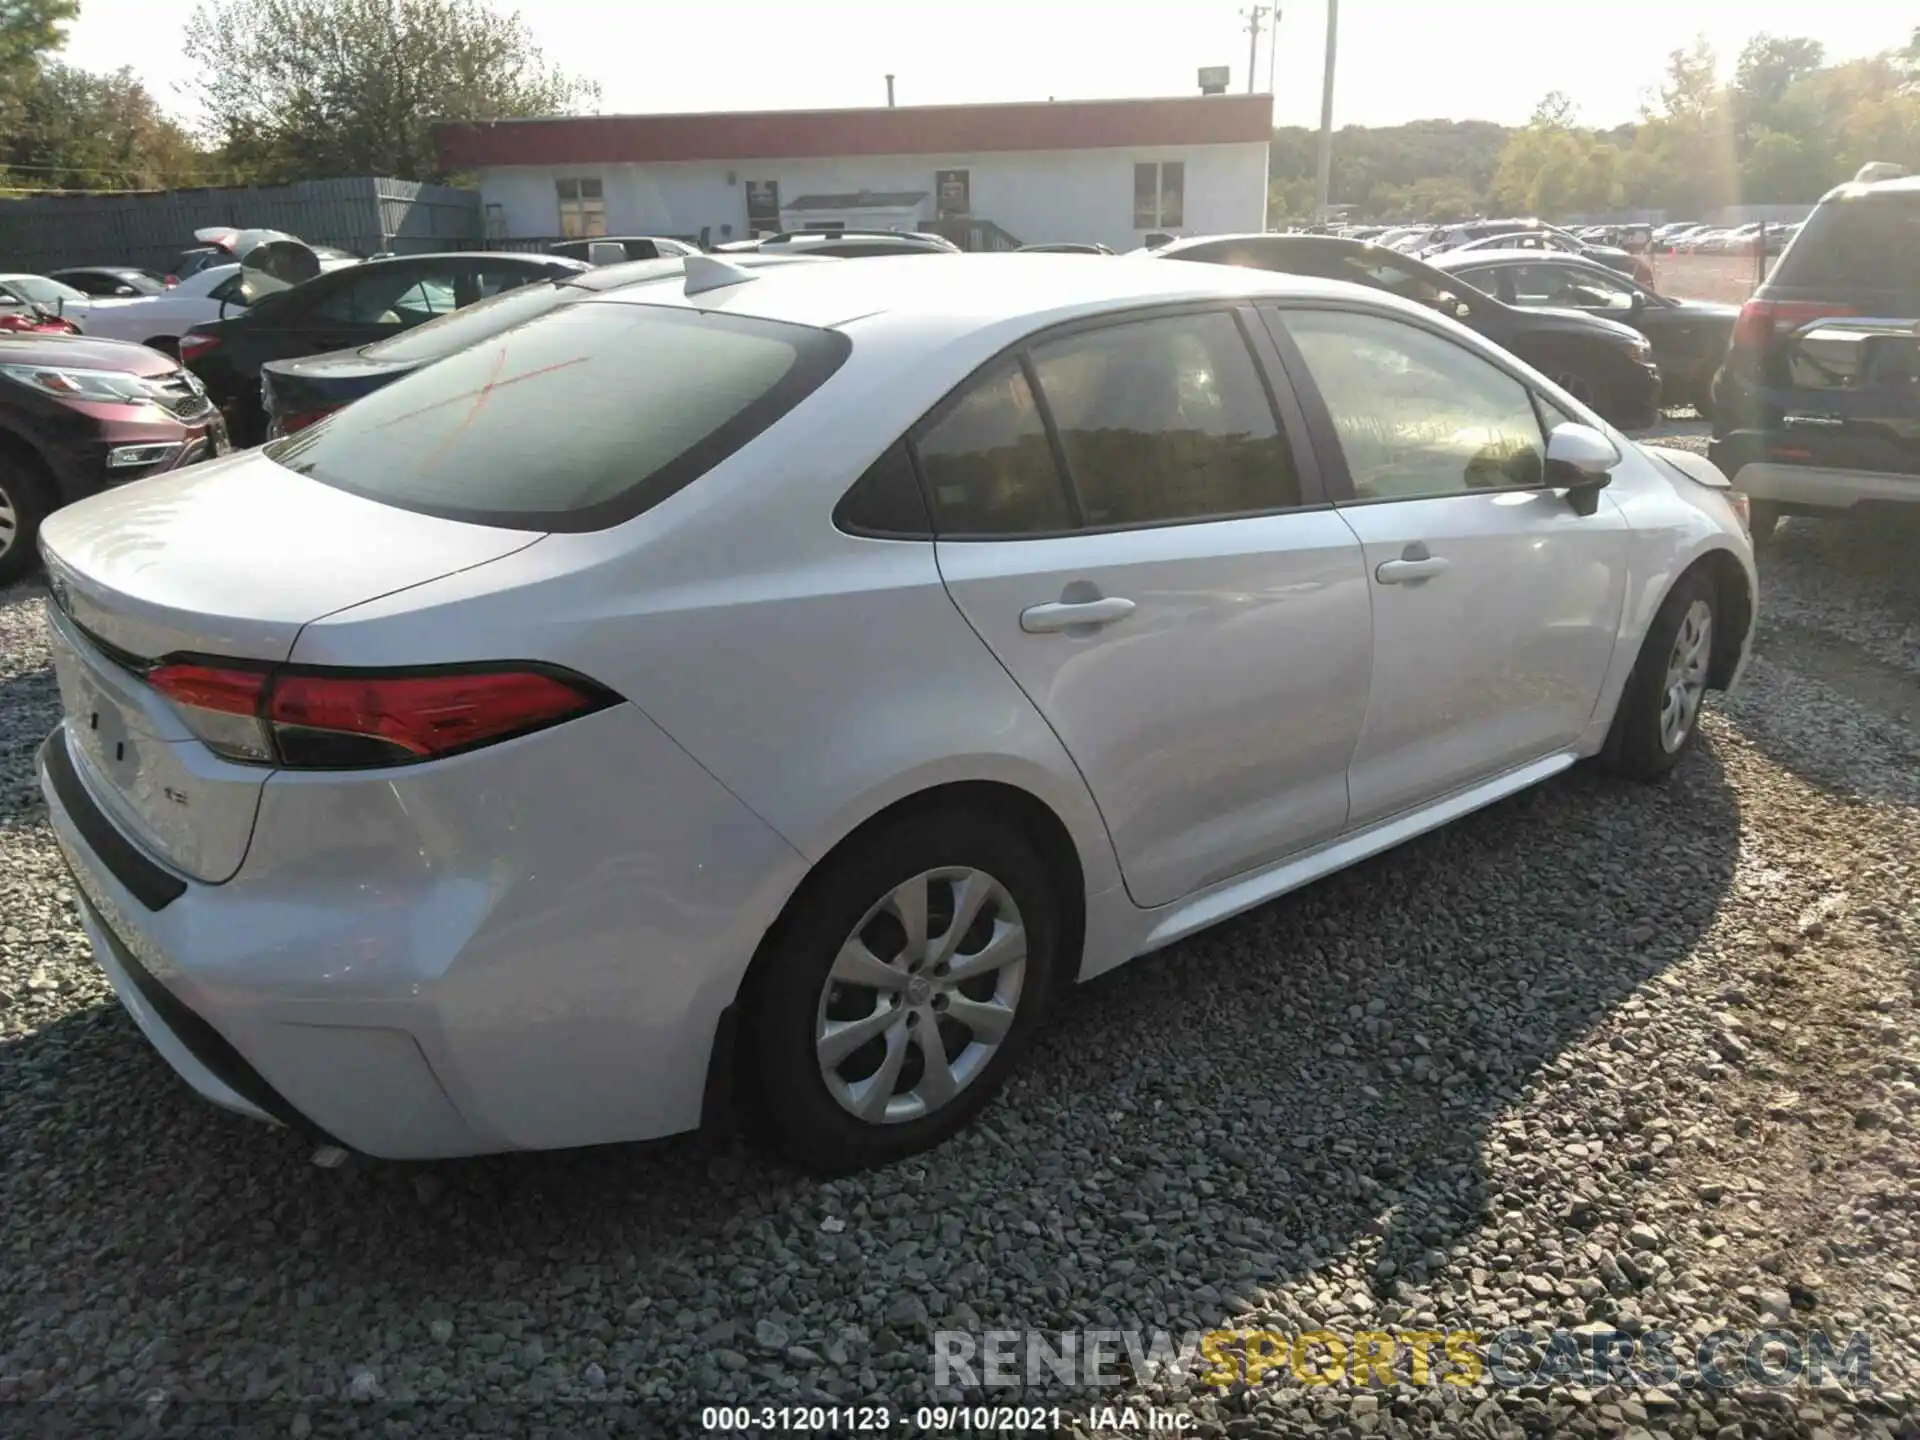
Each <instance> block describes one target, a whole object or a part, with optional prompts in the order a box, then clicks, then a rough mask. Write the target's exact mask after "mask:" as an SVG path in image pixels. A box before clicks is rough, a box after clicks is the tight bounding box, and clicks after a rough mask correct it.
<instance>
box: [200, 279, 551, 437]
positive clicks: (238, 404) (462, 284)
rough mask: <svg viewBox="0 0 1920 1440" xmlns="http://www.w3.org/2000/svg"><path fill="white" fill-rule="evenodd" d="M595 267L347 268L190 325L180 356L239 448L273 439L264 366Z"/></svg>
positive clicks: (362, 340)
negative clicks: (264, 397)
mask: <svg viewBox="0 0 1920 1440" xmlns="http://www.w3.org/2000/svg"><path fill="white" fill-rule="evenodd" d="M588 268H589V267H588V266H587V265H586V264H585V263H583V262H582V261H579V260H568V259H566V258H564V257H562V256H559V255H524V254H515V253H511V252H500V253H491V252H482V251H455V252H451V253H448V254H441V255H405V256H400V257H398V258H396V259H393V260H368V261H365V262H363V263H361V264H357V265H352V266H348V267H343V268H341V269H337V270H334V271H332V272H331V273H326V274H322V275H320V276H319V277H317V278H315V279H312V280H308V281H305V282H304V283H302V284H300V285H298V286H295V287H292V288H289V289H285V290H280V291H276V292H274V293H272V294H268V295H265V296H263V297H262V298H260V299H259V300H257V301H255V302H254V304H253V305H252V306H251V307H250V308H248V309H245V310H242V311H241V312H240V313H238V314H235V315H231V316H228V317H227V318H225V319H222V320H212V321H207V322H204V323H202V324H199V325H196V326H194V327H193V328H192V329H191V330H190V331H188V332H187V334H186V335H185V336H183V337H182V338H181V341H180V356H181V359H183V360H184V361H185V362H186V364H187V366H188V368H190V369H191V370H192V371H193V372H194V374H196V375H198V376H199V377H200V379H201V382H202V383H203V384H204V385H205V386H206V387H207V393H208V394H209V395H211V396H212V397H213V400H214V403H215V404H216V405H218V406H219V407H220V409H221V412H222V413H223V414H224V415H225V416H226V417H227V427H228V429H229V431H230V432H231V433H232V435H233V440H234V443H235V444H236V445H257V444H259V443H260V442H261V441H262V440H264V439H266V437H267V417H266V412H265V409H264V408H263V405H262V402H261V398H260V367H261V365H262V364H264V363H265V362H266V361H269V360H279V359H285V358H288V357H293V356H302V355H320V354H324V353H326V352H328V351H331V350H344V349H348V348H351V347H356V346H362V345H370V344H372V343H373V342H374V341H376V340H380V339H384V338H387V337H390V336H394V335H398V334H401V333H402V332H404V331H407V330H411V329H413V328H414V327H416V326H419V325H424V324H426V323H427V322H428V321H429V320H433V319H436V318H437V317H439V316H442V315H448V314H451V313H452V312H454V311H456V310H458V309H460V308H461V307H462V306H465V305H471V304H473V303H474V302H475V301H477V300H485V299H488V298H489V297H491V296H494V295H499V294H501V293H503V292H505V291H508V290H517V289H518V288H519V287H520V286H522V285H526V284H530V283H532V282H533V281H536V280H552V279H555V278H557V277H560V276H569V275H577V274H579V273H580V272H582V271H583V270H586V269H588Z"/></svg>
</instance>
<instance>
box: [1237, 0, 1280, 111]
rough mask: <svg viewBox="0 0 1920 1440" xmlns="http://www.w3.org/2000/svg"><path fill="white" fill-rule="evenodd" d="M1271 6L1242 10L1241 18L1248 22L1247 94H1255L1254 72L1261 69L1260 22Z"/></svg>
mask: <svg viewBox="0 0 1920 1440" xmlns="http://www.w3.org/2000/svg"><path fill="white" fill-rule="evenodd" d="M1272 8H1273V7H1272V6H1270V5H1255V6H1253V7H1252V8H1251V9H1248V10H1242V11H1241V12H1240V17H1241V18H1242V19H1243V20H1245V21H1246V22H1247V93H1248V94H1249V95H1251V94H1253V77H1254V72H1255V71H1257V70H1258V69H1259V68H1260V22H1261V21H1262V20H1264V19H1265V18H1266V17H1267V14H1268V13H1269V12H1270V11H1271V10H1272Z"/></svg>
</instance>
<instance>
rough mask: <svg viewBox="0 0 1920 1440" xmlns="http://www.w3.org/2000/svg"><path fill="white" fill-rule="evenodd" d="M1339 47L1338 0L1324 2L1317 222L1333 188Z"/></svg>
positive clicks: (1323, 212)
mask: <svg viewBox="0 0 1920 1440" xmlns="http://www.w3.org/2000/svg"><path fill="white" fill-rule="evenodd" d="M1339 48H1340V0H1327V71H1326V75H1325V77H1324V78H1323V79H1322V80H1321V82H1320V183H1319V213H1318V215H1317V216H1316V218H1317V219H1320V220H1323V221H1324V220H1325V219H1326V218H1327V210H1328V202H1329V201H1330V199H1331V198H1332V196H1331V194H1330V192H1331V190H1332V187H1333V70H1334V62H1335V59H1336V58H1337V56H1338V54H1339Z"/></svg>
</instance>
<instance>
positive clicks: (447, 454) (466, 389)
mask: <svg viewBox="0 0 1920 1440" xmlns="http://www.w3.org/2000/svg"><path fill="white" fill-rule="evenodd" d="M850 348H851V346H850V344H849V342H848V341H847V339H846V337H845V336H844V335H841V334H839V333H838V332H836V331H831V330H819V329H815V328H813V327H811V326H804V325H789V324H784V323H781V322H777V321H770V320H760V319H754V318H749V317H745V316H736V315H724V314H714V313H708V312H700V311H690V310H675V309H668V308H665V307H660V306H648V305H631V304H608V303H587V304H579V305H571V306H566V307H564V308H562V309H560V310H557V311H555V312H554V313H552V314H550V315H547V316H545V317H544V318H542V319H539V320H537V321H534V322H531V323H528V324H525V325H521V326H520V327H518V328H516V329H513V330H510V331H508V332H507V333H505V334H502V335H499V336H496V337H495V338H493V339H491V340H488V341H486V342H484V343H481V344H477V345H474V346H472V347H471V348H468V349H465V350H462V351H460V352H458V353H457V354H453V355H449V356H448V357H447V358H446V359H444V360H442V361H440V362H439V363H438V364H434V365H429V366H426V367H424V368H422V369H419V370H416V371H414V372H413V373H412V374H411V375H408V376H405V377H403V378H402V379H400V380H398V381H396V382H394V383H393V384H392V385H389V386H387V387H385V388H384V389H381V390H377V391H375V392H374V393H373V394H371V395H368V396H365V397H363V398H362V399H360V400H359V401H357V402H356V403H355V404H353V405H351V406H349V407H348V408H347V409H345V410H343V411H340V412H339V413H338V414H337V415H335V416H333V417H331V418H330V419H328V420H325V421H323V422H321V423H320V424H318V425H316V426H313V427H312V428H310V429H307V430H303V431H301V432H299V433H298V434H296V435H290V436H288V437H287V438H286V439H284V440H279V441H276V442H274V443H273V444H272V445H269V446H268V447H267V449H266V454H267V456H268V457H269V458H270V459H272V460H274V461H276V462H278V463H279V464H281V465H284V466H286V467H287V468H288V469H290V470H294V471H297V472H299V473H300V474H302V475H307V476H310V477H311V478H313V479H315V480H318V481H321V482H322V483H324V484H328V485H333V486H336V487H338V488H339V489H342V490H346V491H350V492H351V493H353V494H356V495H364V496H366V497H367V498H369V499H372V500H378V501H381V502H383V503H385V504H389V505H394V506H398V507H399V508H401V509H404V510H414V511H418V512H420V513H422V514H426V515H439V516H444V517H445V518H447V519H450V520H465V521H470V522H472V523H475V524H481V525H503V526H508V527H511V528H514V529H520V530H598V529H602V528H604V527H606V526H608V525H615V524H618V523H620V522H621V521H623V520H626V519H629V518H631V517H632V516H634V515H637V514H639V513H640V512H641V511H643V510H646V509H648V508H649V507H650V506H653V505H656V504H658V503H659V502H660V501H661V500H664V499H665V498H666V497H667V496H669V495H671V494H673V493H674V492H675V491H677V490H679V489H681V488H682V487H684V486H685V485H687V484H689V483H690V482H692V481H693V480H695V479H697V478H699V477H700V476H701V475H703V474H704V473H706V472H707V471H708V470H710V469H712V468H713V466H715V465H717V464H719V463H720V461H722V460H724V459H725V458H726V457H727V456H729V455H731V454H732V453H733V452H734V451H736V450H738V449H739V448H740V447H741V446H743V445H745V444H746V443H747V442H748V441H750V440H752V439H753V438H754V437H755V436H757V435H758V434H760V433H761V432H762V431H763V430H765V429H766V428H767V427H768V426H770V425H772V424H774V422H776V421H777V420H779V419H780V417H781V416H783V415H785V414H786V413H787V412H788V411H789V410H791V409H792V408H793V407H794V406H795V405H797V404H799V403H800V401H801V400H803V399H805V398H806V397H807V396H808V395H810V394H811V393H812V392H813V391H814V390H815V389H817V388H818V387H819V386H820V385H821V384H822V383H823V382H824V381H825V380H826V379H827V377H828V376H830V375H831V374H832V373H833V372H834V371H835V370H837V369H838V368H839V367H840V365H841V364H842V363H843V362H844V361H845V359H846V357H847V353H848V351H849V349H850Z"/></svg>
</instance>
